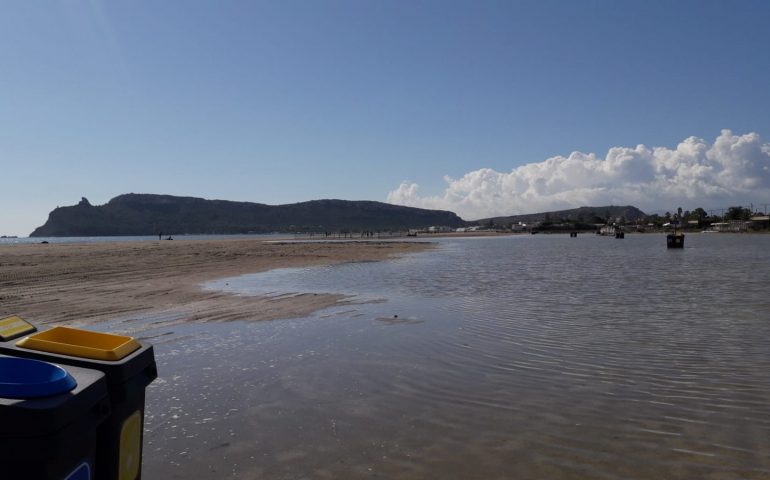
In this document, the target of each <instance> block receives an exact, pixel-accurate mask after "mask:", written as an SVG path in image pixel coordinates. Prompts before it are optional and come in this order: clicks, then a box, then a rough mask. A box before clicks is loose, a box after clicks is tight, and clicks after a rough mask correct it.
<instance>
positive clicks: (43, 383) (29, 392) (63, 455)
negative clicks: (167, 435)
mask: <svg viewBox="0 0 770 480" xmlns="http://www.w3.org/2000/svg"><path fill="white" fill-rule="evenodd" d="M109 412H110V402H109V400H108V398H107V382H106V381H105V376H104V374H103V373H102V372H99V371H98V370H91V369H86V368H79V367H73V366H64V367H62V366H61V365H55V364H52V363H49V362H43V361H39V360H32V359H27V358H16V357H9V356H4V355H0V478H3V479H5V478H7V479H9V480H11V479H13V480H16V479H30V480H31V479H35V480H43V479H45V480H49V479H50V480H92V479H93V478H95V477H94V475H95V474H96V473H97V470H96V468H97V467H96V441H97V440H96V439H97V429H98V427H99V425H100V424H102V423H103V422H104V420H105V419H106V418H107V417H108V416H109Z"/></svg>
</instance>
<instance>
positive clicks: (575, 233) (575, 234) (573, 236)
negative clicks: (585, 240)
mask: <svg viewBox="0 0 770 480" xmlns="http://www.w3.org/2000/svg"><path fill="white" fill-rule="evenodd" d="M569 236H570V238H577V232H569Z"/></svg>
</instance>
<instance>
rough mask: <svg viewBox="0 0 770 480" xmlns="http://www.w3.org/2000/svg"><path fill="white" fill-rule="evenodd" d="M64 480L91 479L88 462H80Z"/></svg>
mask: <svg viewBox="0 0 770 480" xmlns="http://www.w3.org/2000/svg"><path fill="white" fill-rule="evenodd" d="M64 480H91V465H89V464H88V462H83V463H81V464H80V465H78V468H76V469H75V470H73V471H72V473H70V474H69V475H67V476H66V477H64Z"/></svg>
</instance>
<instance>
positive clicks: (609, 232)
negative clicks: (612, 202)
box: [596, 225, 623, 238]
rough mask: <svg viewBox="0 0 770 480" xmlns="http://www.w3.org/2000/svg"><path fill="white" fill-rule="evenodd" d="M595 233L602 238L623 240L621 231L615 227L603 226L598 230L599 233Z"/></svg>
mask: <svg viewBox="0 0 770 480" xmlns="http://www.w3.org/2000/svg"><path fill="white" fill-rule="evenodd" d="M596 233H598V234H599V235H601V236H603V237H615V238H623V236H622V235H623V229H621V228H620V227H618V226H615V225H605V226H603V227H602V228H600V229H599V231H598V232H596ZM618 235H621V236H618Z"/></svg>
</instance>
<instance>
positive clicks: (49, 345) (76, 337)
mask: <svg viewBox="0 0 770 480" xmlns="http://www.w3.org/2000/svg"><path fill="white" fill-rule="evenodd" d="M16 346H17V347H21V348H29V349H30V350H39V351H41V352H48V353H58V354H60V355H69V356H71V357H80V358H90V359H93V360H110V361H117V360H121V359H122V358H124V357H126V356H128V355H129V354H130V353H131V352H133V351H135V350H137V349H139V348H140V347H141V345H140V344H139V342H137V341H136V340H134V338H133V337H126V336H124V335H114V334H112V333H100V332H92V331H90V330H80V329H79V328H72V327H53V328H52V329H50V330H46V331H44V332H38V333H36V334H34V335H30V336H29V337H26V338H23V339H21V340H19V341H18V342H16Z"/></svg>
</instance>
